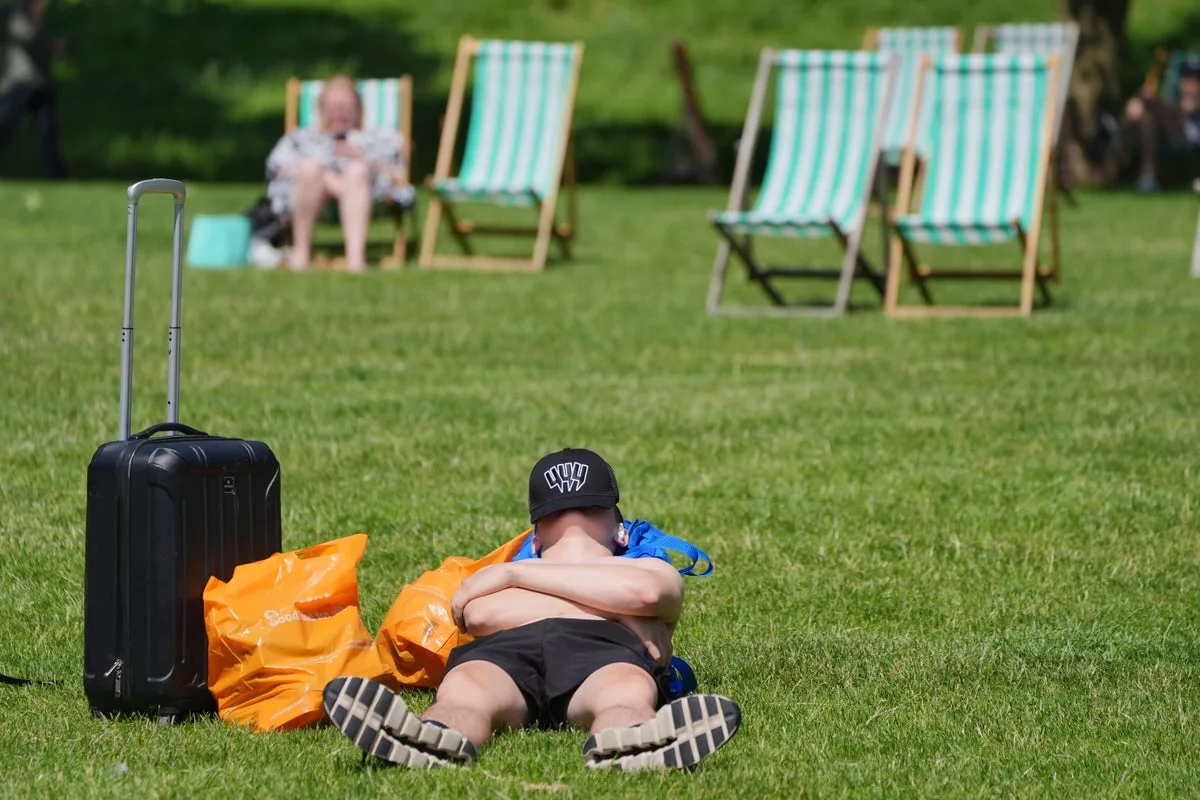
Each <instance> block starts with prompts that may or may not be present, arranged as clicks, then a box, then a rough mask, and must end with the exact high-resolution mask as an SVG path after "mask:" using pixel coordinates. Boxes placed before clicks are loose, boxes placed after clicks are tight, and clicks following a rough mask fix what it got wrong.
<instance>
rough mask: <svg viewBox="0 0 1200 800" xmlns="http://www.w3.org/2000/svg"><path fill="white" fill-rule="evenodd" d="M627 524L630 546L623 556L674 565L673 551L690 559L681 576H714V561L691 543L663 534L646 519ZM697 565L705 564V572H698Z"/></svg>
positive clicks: (680, 571)
mask: <svg viewBox="0 0 1200 800" xmlns="http://www.w3.org/2000/svg"><path fill="white" fill-rule="evenodd" d="M626 524H627V525H628V527H629V546H628V547H626V548H625V551H624V552H623V553H621V555H623V556H627V557H630V558H643V557H650V558H661V559H662V560H663V561H666V562H667V563H669V564H670V563H672V562H671V556H670V555H669V554H668V552H667V551H668V550H671V551H674V552H676V553H679V554H681V555H683V556H684V557H686V558H687V559H688V562H689V563H688V565H687V566H686V567H682V568H680V569H679V574H680V575H691V576H695V577H697V578H706V577H708V576H709V575H710V574H712V571H713V563H712V559H711V558H709V557H708V553H705V552H704V551H703V550H701V549H700V548H699V547H696V546H695V545H694V544H692V543H691V542H689V541H686V540H684V539H680V538H679V537H678V536H671V535H670V534H667V533H663V532H662V531H660V530H659V529H658V528H656V527H654V526H653V525H651V524H650V523H649V522H647V521H646V520H644V519H639V520H634V521H633V522H632V523H626ZM697 563H703V564H704V571H703V572H696V564H697Z"/></svg>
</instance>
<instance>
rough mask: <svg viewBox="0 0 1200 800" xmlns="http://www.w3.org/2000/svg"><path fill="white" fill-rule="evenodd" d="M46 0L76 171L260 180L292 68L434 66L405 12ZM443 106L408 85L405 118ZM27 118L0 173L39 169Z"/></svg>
mask: <svg viewBox="0 0 1200 800" xmlns="http://www.w3.org/2000/svg"><path fill="white" fill-rule="evenodd" d="M50 8H51V12H50V16H49V18H48V23H47V24H48V29H49V31H50V35H51V36H54V37H62V38H65V39H66V40H67V41H68V43H69V45H70V48H71V49H70V52H69V54H68V56H67V57H66V58H64V59H63V60H62V61H61V62H60V63H59V64H58V65H57V67H56V74H58V75H59V116H60V124H61V129H62V145H63V151H64V158H65V160H66V162H67V166H68V169H70V171H71V173H72V174H73V175H74V176H77V177H82V178H111V179H122V180H131V179H139V178H144V177H148V176H151V175H166V176H172V177H181V178H188V179H203V180H251V181H253V180H261V179H262V177H263V165H264V161H265V159H266V156H267V154H268V152H269V151H270V149H271V147H272V146H273V145H274V144H275V142H276V140H277V139H278V137H279V136H280V135H282V133H283V113H282V109H283V105H284V102H283V101H284V89H285V82H286V79H287V78H288V77H289V76H290V75H297V76H300V77H323V76H326V75H329V74H331V73H333V72H341V71H344V72H349V73H351V74H354V75H357V76H362V77H388V76H395V75H399V74H402V73H406V72H407V73H411V74H413V76H414V82H415V83H416V84H417V86H420V85H421V83H422V78H424V77H425V76H429V75H432V74H435V73H436V72H437V71H438V70H440V69H441V68H443V66H444V65H443V63H442V59H440V58H436V57H433V56H431V55H429V54H426V53H424V52H422V50H421V48H420V47H419V45H418V43H417V42H416V40H415V39H414V38H413V37H412V36H410V35H408V34H406V33H405V30H404V26H405V19H404V16H403V14H401V13H389V14H387V15H378V14H377V15H371V14H367V13H363V12H361V11H360V12H357V13H354V14H350V13H343V12H341V11H339V10H336V9H335V7H334V6H330V7H329V8H319V7H293V6H281V7H277V8H272V7H244V6H241V5H238V4H236V3H232V4H223V3H215V2H209V0H93V1H91V2H77V3H74V4H70V5H61V4H60V5H54V4H52V5H51V6H50ZM442 103H444V100H443V99H437V100H436V101H435V100H434V99H432V98H430V99H426V97H425V96H422V95H418V96H417V97H416V98H414V116H416V117H417V118H419V119H428V118H429V116H430V114H431V107H430V106H431V104H433V105H438V106H440V105H441V104H442ZM28 127H29V126H26V130H25V131H22V135H20V136H18V137H17V138H18V140H19V141H17V142H14V144H13V146H12V147H11V148H10V150H9V151H8V152H6V153H4V155H3V157H0V175H3V176H6V177H35V176H37V175H38V174H39V173H38V169H37V167H38V162H37V159H36V158H35V152H36V151H35V148H34V143H33V137H32V135H30V132H29V131H28Z"/></svg>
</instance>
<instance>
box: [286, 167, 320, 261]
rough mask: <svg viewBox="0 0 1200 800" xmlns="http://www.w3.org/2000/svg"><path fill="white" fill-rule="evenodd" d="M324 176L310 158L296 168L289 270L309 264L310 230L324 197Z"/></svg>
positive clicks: (310, 258)
mask: <svg viewBox="0 0 1200 800" xmlns="http://www.w3.org/2000/svg"><path fill="white" fill-rule="evenodd" d="M324 172H325V170H324V168H323V167H322V166H321V164H320V163H319V162H318V161H317V160H316V159H313V158H308V157H305V158H302V159H300V161H299V163H297V164H296V180H295V185H294V186H293V188H292V258H291V267H292V269H307V268H308V265H309V262H310V261H312V237H313V229H314V228H316V226H317V217H318V216H320V214H321V206H323V205H324V204H325V200H326V197H327V195H326V191H325V175H324Z"/></svg>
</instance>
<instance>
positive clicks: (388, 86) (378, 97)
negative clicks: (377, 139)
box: [297, 78, 402, 131]
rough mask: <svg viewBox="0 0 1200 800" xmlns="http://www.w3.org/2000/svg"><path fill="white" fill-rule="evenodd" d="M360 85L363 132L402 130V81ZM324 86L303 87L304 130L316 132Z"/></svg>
mask: <svg viewBox="0 0 1200 800" xmlns="http://www.w3.org/2000/svg"><path fill="white" fill-rule="evenodd" d="M356 83H357V85H358V93H359V95H361V96H362V102H363V129H364V130H390V131H398V130H400V113H401V112H400V105H401V103H400V100H401V94H400V93H401V91H402V86H401V83H400V81H399V80H398V79H396V78H366V79H363V80H360V81H357V82H356ZM324 85H325V82H324V81H304V82H303V83H301V84H300V105H299V108H298V109H297V111H298V113H297V117H298V120H297V123H298V124H299V126H300V127H301V128H315V127H317V125H318V123H319V122H320V120H321V115H320V113H319V111H318V109H317V98H319V97H320V96H321V88H322V87H323V86H324Z"/></svg>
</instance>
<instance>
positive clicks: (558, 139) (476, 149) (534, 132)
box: [434, 39, 581, 206]
mask: <svg viewBox="0 0 1200 800" xmlns="http://www.w3.org/2000/svg"><path fill="white" fill-rule="evenodd" d="M580 57H581V53H580V50H579V48H578V47H577V46H576V45H573V44H558V43H548V42H510V41H497V40H491V39H485V40H482V41H480V42H479V50H478V53H477V55H476V56H475V86H474V100H473V101H472V105H471V117H470V123H469V124H470V127H469V129H468V132H467V144H466V151H465V152H464V154H463V162H462V168H461V169H460V170H459V174H458V177H456V178H447V179H443V180H439V181H437V182H436V183H435V184H434V189H435V190H436V191H437V192H438V194H440V195H441V196H442V197H444V198H445V199H447V200H449V201H451V202H489V203H495V204H499V205H515V206H528V205H532V204H533V203H535V202H540V201H541V200H543V199H544V198H546V197H548V196H549V194H550V192H551V191H552V190H553V189H554V188H555V186H556V184H557V183H558V179H559V177H560V176H559V164H560V161H559V159H560V157H561V153H562V148H563V146H564V144H565V141H564V139H563V136H564V133H565V128H564V126H563V122H564V115H568V114H570V113H571V109H569V108H568V107H567V101H568V94H569V92H570V89H571V80H572V74H573V71H574V69H575V63H576V60H577V59H579V58H580Z"/></svg>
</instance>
